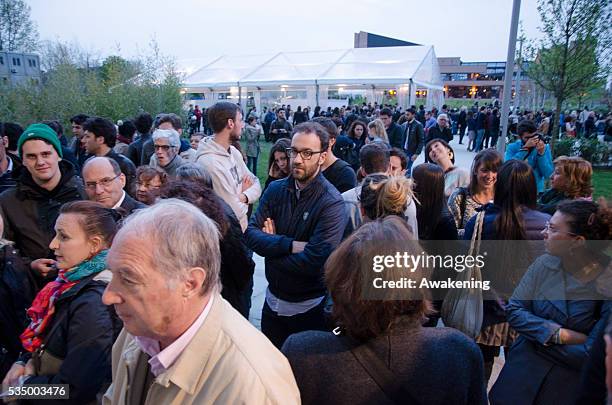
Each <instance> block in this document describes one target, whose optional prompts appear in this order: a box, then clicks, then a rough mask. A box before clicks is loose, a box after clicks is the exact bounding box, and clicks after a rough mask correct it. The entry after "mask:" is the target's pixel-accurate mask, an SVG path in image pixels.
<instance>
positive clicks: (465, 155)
mask: <svg viewBox="0 0 612 405" xmlns="http://www.w3.org/2000/svg"><path fill="white" fill-rule="evenodd" d="M463 141H464V144H463V145H459V144H458V143H457V142H458V138H457V140H455V141H454V142H452V143H451V146H452V147H453V149H454V151H455V165H456V166H459V167H463V168H465V169H466V170H468V171H469V170H470V167H471V165H472V160H473V159H474V155H475V154H474V153H473V152H468V151H467V149H466V145H465V144H466V142H467V137H466V138H464V139H463ZM423 162H424V155H423V154H421V156H420V157H419V159H417V161H416V162H415V166H416V165H417V164H420V163H423ZM253 259H254V260H255V265H256V266H255V276H254V280H253V281H254V282H253V284H254V286H253V297H252V305H251V313H250V316H249V320H250V321H251V323H253V324H254V325H255V326H256V327H257V328H260V327H261V309H262V308H263V304H264V300H265V294H266V288H267V286H268V282H267V281H266V277H265V268H264V259H263V258H262V257H261V256H258V255H257V254H254V255H253ZM503 363H504V360H503V355H502V356H501V357H500V358H498V359H497V361H496V362H495V365H494V367H493V375H492V376H491V380H490V382H489V388H490V387H491V386H492V385H493V383H494V382H495V379H497V376H498V375H499V372H500V371H501V368H502V367H503Z"/></svg>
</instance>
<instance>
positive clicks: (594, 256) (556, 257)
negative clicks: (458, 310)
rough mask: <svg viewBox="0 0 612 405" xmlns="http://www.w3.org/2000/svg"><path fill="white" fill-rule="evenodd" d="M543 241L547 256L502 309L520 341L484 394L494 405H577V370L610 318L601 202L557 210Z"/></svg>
mask: <svg viewBox="0 0 612 405" xmlns="http://www.w3.org/2000/svg"><path fill="white" fill-rule="evenodd" d="M542 233H543V235H544V241H545V246H546V253H545V254H544V255H542V256H540V257H539V258H538V259H537V260H536V261H535V262H534V263H533V264H532V265H531V266H530V267H529V269H528V270H527V272H526V273H525V275H524V276H523V278H522V279H521V281H520V283H519V284H518V287H516V289H515V290H514V293H513V294H512V297H511V298H510V301H509V303H508V305H507V307H506V311H507V314H508V315H507V316H508V322H509V323H510V326H511V327H512V328H513V329H514V330H515V331H516V332H518V334H519V336H518V338H517V339H516V341H515V342H514V345H513V346H512V349H511V351H510V356H509V357H508V358H507V359H506V363H505V365H504V368H503V369H502V371H501V373H500V375H499V377H498V379H497V381H496V383H495V385H494V386H493V388H492V390H491V392H490V399H491V403H492V404H532V403H542V404H561V405H562V404H575V403H583V402H579V401H577V395H578V390H579V387H580V374H581V369H582V366H583V365H584V364H585V362H586V360H587V358H588V357H589V350H590V349H591V347H592V345H593V343H594V342H595V340H596V338H597V337H598V336H599V337H601V336H602V334H603V333H602V331H603V330H604V329H605V327H606V325H607V322H608V318H609V315H610V312H611V311H610V309H611V302H610V298H611V296H612V294H611V290H612V287H611V286H610V257H609V256H608V255H607V254H606V250H607V249H608V247H609V245H610V239H611V238H612V209H610V208H608V207H607V206H606V204H605V201H602V202H601V203H599V204H597V203H594V202H592V201H585V200H574V201H565V202H562V203H561V204H559V206H558V207H557V211H556V212H555V214H554V215H553V216H552V218H550V222H548V223H547V224H546V227H545V229H544V231H543V232H542ZM585 403H586V402H585Z"/></svg>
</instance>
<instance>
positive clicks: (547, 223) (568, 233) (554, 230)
mask: <svg viewBox="0 0 612 405" xmlns="http://www.w3.org/2000/svg"><path fill="white" fill-rule="evenodd" d="M544 231H545V232H546V233H564V234H566V235H572V236H578V234H576V233H574V232H567V231H560V230H558V229H555V228H551V226H550V222H548V221H546V224H545V225H544Z"/></svg>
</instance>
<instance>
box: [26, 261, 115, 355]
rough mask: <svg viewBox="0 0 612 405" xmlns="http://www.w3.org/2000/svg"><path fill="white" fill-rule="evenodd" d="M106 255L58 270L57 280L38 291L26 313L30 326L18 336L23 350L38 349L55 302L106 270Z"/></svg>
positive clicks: (31, 350)
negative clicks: (75, 287)
mask: <svg viewBox="0 0 612 405" xmlns="http://www.w3.org/2000/svg"><path fill="white" fill-rule="evenodd" d="M107 254H108V250H103V251H101V252H100V253H98V254H97V255H96V256H94V257H92V258H91V259H90V260H86V261H84V262H82V263H80V264H79V265H77V266H75V267H73V268H71V269H67V270H66V269H65V270H60V271H59V273H58V275H57V278H56V279H55V280H54V281H51V282H49V283H47V285H46V286H45V287H44V288H43V289H42V290H40V292H39V293H38V294H37V295H36V298H34V302H32V306H31V307H30V308H29V309H28V312H27V314H28V318H30V325H28V327H27V328H26V329H25V330H24V331H23V333H22V334H21V336H20V338H21V343H22V345H23V348H24V349H26V350H27V351H29V352H34V351H35V350H36V349H38V348H39V347H40V345H41V344H42V342H43V338H42V336H43V333H44V331H45V329H46V328H47V326H48V325H49V323H50V322H51V320H52V319H53V315H54V314H55V303H56V301H57V300H58V299H59V298H60V297H61V296H62V294H63V293H65V292H66V291H68V290H70V289H71V288H72V287H73V286H74V285H75V284H77V283H78V282H79V281H80V280H82V279H84V278H85V277H88V276H90V275H92V274H95V273H99V272H101V271H102V270H104V269H106V255H107Z"/></svg>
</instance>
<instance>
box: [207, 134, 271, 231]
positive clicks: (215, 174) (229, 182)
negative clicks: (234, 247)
mask: <svg viewBox="0 0 612 405" xmlns="http://www.w3.org/2000/svg"><path fill="white" fill-rule="evenodd" d="M196 163H197V164H200V165H202V166H203V167H204V169H206V171H207V172H208V173H210V176H211V177H212V182H213V190H215V192H216V193H217V195H218V196H219V197H221V198H222V199H223V200H224V201H225V202H226V203H227V204H228V205H229V206H230V207H232V210H233V211H234V213H235V214H236V217H237V218H238V220H239V221H240V226H241V228H242V232H244V231H245V230H246V228H247V225H248V218H247V211H248V209H249V205H248V204H244V203H242V202H240V194H244V195H246V197H247V198H248V200H249V204H253V203H254V202H255V201H257V200H258V199H259V197H260V196H261V185H260V184H259V179H258V178H257V177H255V176H254V175H253V173H251V172H250V171H249V169H248V168H247V166H246V164H245V163H244V160H243V158H242V154H241V153H240V152H239V151H238V149H236V148H234V147H233V146H230V148H229V151H228V150H225V149H224V148H223V146H221V145H220V144H218V143H217V142H215V140H214V136H211V137H208V138H204V139H202V140H201V141H200V145H199V147H198V152H197V155H196ZM246 176H249V177H251V178H252V179H253V185H252V186H251V187H249V188H248V189H246V190H245V191H244V192H243V191H242V181H243V179H244V178H245V177H246Z"/></svg>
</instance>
